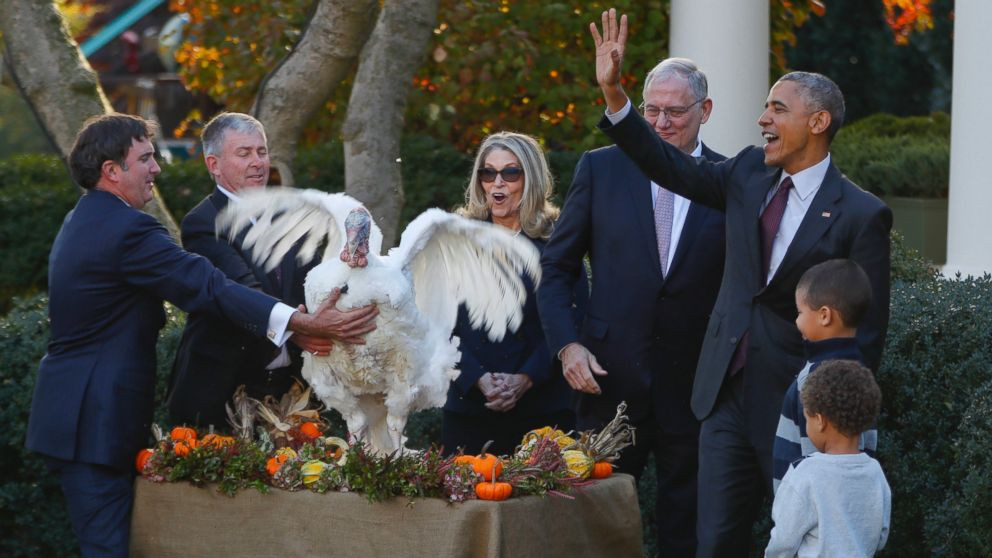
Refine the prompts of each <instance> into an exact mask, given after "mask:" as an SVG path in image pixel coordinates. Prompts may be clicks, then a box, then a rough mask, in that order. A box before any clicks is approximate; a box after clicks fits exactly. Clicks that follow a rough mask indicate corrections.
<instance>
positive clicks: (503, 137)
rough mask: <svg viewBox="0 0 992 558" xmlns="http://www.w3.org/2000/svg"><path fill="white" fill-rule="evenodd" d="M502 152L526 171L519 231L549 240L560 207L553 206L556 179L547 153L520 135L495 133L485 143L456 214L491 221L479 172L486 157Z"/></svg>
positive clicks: (483, 142) (480, 150)
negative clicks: (552, 198)
mask: <svg viewBox="0 0 992 558" xmlns="http://www.w3.org/2000/svg"><path fill="white" fill-rule="evenodd" d="M497 149H501V150H503V151H508V152H510V153H512V154H513V156H514V157H516V158H517V160H518V161H520V168H521V169H523V171H524V177H523V179H524V191H523V195H522V197H521V200H520V228H521V229H523V231H524V234H526V235H527V236H529V237H531V238H542V239H545V240H547V238H548V237H550V236H551V229H552V228H553V226H554V222H555V220H556V219H558V213H559V210H558V207H557V206H556V205H555V204H553V203H551V195H552V193H553V192H554V179H553V178H552V177H551V171H550V170H548V163H547V161H546V160H545V159H544V152H543V151H542V150H541V146H540V145H538V143H537V141H536V140H535V139H534V138H532V137H530V136H528V135H525V134H519V133H517V132H496V133H495V134H492V135H490V136H488V137H486V139H484V140H483V141H482V145H480V146H479V153H478V155H476V156H475V163H474V164H473V165H472V172H471V173H470V174H469V179H468V187H467V188H466V189H465V205H463V206H462V207H460V208H458V209H457V213H458V214H459V215H462V216H464V217H468V218H470V219H479V220H487V219H489V218H490V214H489V206H488V205H487V204H486V192H485V190H483V189H482V181H481V180H480V179H479V176H478V174H477V172H476V171H478V170H479V169H480V168H482V166H483V164H484V163H485V161H486V157H488V156H489V154H490V153H492V152H493V151H495V150H497Z"/></svg>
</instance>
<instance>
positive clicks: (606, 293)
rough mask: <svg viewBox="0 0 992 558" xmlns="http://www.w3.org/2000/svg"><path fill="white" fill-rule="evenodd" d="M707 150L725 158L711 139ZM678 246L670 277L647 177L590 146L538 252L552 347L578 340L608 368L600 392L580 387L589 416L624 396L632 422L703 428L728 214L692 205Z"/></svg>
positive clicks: (617, 155) (614, 152)
mask: <svg viewBox="0 0 992 558" xmlns="http://www.w3.org/2000/svg"><path fill="white" fill-rule="evenodd" d="M703 156H704V157H706V158H708V159H711V160H721V159H723V156H721V155H719V154H717V153H715V152H713V151H712V150H710V149H709V148H707V147H705V146H704V147H703ZM690 158H691V157H690ZM659 184H661V185H666V184H665V182H663V181H659ZM674 249H675V255H674V258H673V259H672V265H671V269H670V270H669V273H668V277H667V278H666V277H663V276H662V274H661V264H660V260H659V255H658V243H657V237H656V235H655V225H654V205H653V203H652V195H651V184H650V181H649V179H648V178H647V176H645V175H644V174H643V173H642V172H641V171H640V170H638V168H637V167H636V166H635V165H634V163H633V162H632V161H631V160H630V159H629V158H627V156H626V155H624V154H623V153H622V152H621V151H620V150H619V149H618V148H616V147H606V148H602V149H597V150H594V151H590V152H588V153H586V154H584V155H583V156H582V159H581V160H580V161H579V164H578V166H577V168H576V171H575V178H574V179H573V181H572V186H571V188H570V189H569V191H568V197H567V199H566V201H565V207H564V209H563V211H562V214H561V217H560V218H559V219H558V223H557V225H556V226H555V231H554V234H553V235H552V236H551V240H550V241H549V243H548V246H547V248H546V249H545V251H544V255H543V257H542V258H541V267H542V271H543V276H542V279H541V286H540V288H539V292H538V300H539V304H540V307H541V316H542V318H543V320H544V328H545V331H546V333H547V337H548V342H549V343H550V346H551V350H552V351H553V352H554V353H555V354H557V353H558V351H560V350H561V349H562V348H563V347H564V346H565V345H568V344H569V343H571V342H574V341H578V342H580V343H582V344H583V345H584V346H586V348H588V349H589V350H590V351H591V352H592V353H593V355H595V356H596V358H597V360H598V361H599V363H600V364H601V365H602V366H603V368H605V369H606V371H607V372H608V375H607V376H602V377H596V381H597V382H599V384H600V386H601V387H602V390H603V391H602V395H589V394H579V395H578V398H579V400H578V414H579V417H580V420H582V421H583V423H586V421H591V422H605V421H609V420H610V419H612V418H613V416H614V414H615V413H616V406H617V404H618V403H619V402H620V401H623V400H625V401H627V404H628V414H629V416H630V418H631V420H632V421H634V422H638V421H640V420H643V419H644V418H646V417H649V416H650V415H651V414H652V413H653V414H654V416H655V418H656V419H657V421H658V424H659V425H660V426H661V427H662V428H664V429H665V430H666V431H670V432H673V433H689V432H693V431H694V430H695V429H696V428H697V423H696V421H695V419H694V417H693V416H692V412H691V411H690V410H689V395H690V392H691V388H692V378H693V373H694V371H695V369H696V360H697V359H698V358H699V349H700V346H701V344H702V339H703V333H704V331H705V329H706V322H707V320H708V319H709V315H710V310H711V309H712V307H713V302H714V300H716V293H717V289H718V287H719V284H720V278H721V277H722V275H723V258H724V256H723V251H724V218H723V214H722V213H720V212H719V211H714V210H712V209H709V208H707V207H704V206H702V205H699V204H696V203H693V204H691V205H690V209H689V212H688V214H687V216H686V220H685V224H684V225H683V229H682V233H681V236H680V237H679V243H678V246H676V247H675V248H674ZM587 253H588V255H589V259H590V263H591V265H592V294H591V296H590V300H589V308H588V311H587V312H586V315H585V319H584V321H583V325H582V329H581V331H579V330H578V329H577V328H575V327H574V326H573V325H572V321H571V320H570V319H568V313H567V312H568V310H569V308H570V302H569V299H568V294H569V285H570V284H571V281H573V280H574V277H575V276H576V275H577V274H582V272H583V271H584V269H583V262H582V260H583V257H584V256H585V255H586V254H587Z"/></svg>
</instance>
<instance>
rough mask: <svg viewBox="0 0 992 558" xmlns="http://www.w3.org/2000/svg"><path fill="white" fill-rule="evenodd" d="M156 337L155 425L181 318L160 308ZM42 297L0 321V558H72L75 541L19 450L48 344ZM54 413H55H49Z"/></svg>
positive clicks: (38, 471) (36, 467)
mask: <svg viewBox="0 0 992 558" xmlns="http://www.w3.org/2000/svg"><path fill="white" fill-rule="evenodd" d="M166 317H167V319H166V324H165V327H164V328H163V329H162V332H161V333H160V335H159V342H158V346H157V349H156V352H157V357H158V372H157V374H158V380H159V381H158V386H157V389H156V397H157V401H158V402H159V407H158V409H157V410H156V413H155V420H156V421H158V422H159V424H163V425H164V424H165V422H164V420H165V416H166V413H165V408H164V406H163V405H162V404H161V403H162V402H163V401H164V397H165V388H166V381H167V378H168V374H169V371H170V369H171V368H172V360H173V355H174V354H175V352H176V348H177V347H178V345H179V338H180V336H181V334H182V328H183V325H184V323H185V315H184V314H183V313H182V312H179V311H177V310H176V309H175V308H173V307H172V306H171V305H166ZM48 323H49V322H48V297H47V296H46V295H36V296H33V297H30V298H27V299H18V300H16V301H15V302H14V306H13V310H12V311H11V312H10V313H9V314H7V316H5V317H4V318H2V319H0V532H2V533H4V536H3V537H0V556H9V557H20V556H24V557H34V556H74V555H75V554H76V552H77V547H76V537H75V535H74V534H73V532H72V528H71V526H70V524H69V518H68V515H67V514H66V511H65V502H64V499H63V497H62V490H61V488H60V487H59V484H58V479H57V478H55V477H53V476H52V475H51V474H49V472H48V469H47V467H46V465H45V464H44V462H43V461H42V460H41V458H40V457H38V456H37V455H35V454H33V453H31V452H29V451H28V450H27V449H26V448H25V447H24V439H25V435H26V432H27V423H28V414H29V411H30V408H31V397H32V395H33V393H34V383H35V378H36V377H37V375H38V363H39V362H40V361H41V357H42V356H44V354H45V349H46V345H47V343H48ZM53 412H57V410H53Z"/></svg>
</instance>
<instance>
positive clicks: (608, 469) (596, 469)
mask: <svg viewBox="0 0 992 558" xmlns="http://www.w3.org/2000/svg"><path fill="white" fill-rule="evenodd" d="M612 474H613V464H612V463H610V462H609V461H597V462H596V464H595V465H593V466H592V475H590V476H591V477H592V478H594V479H605V478H606V477H608V476H610V475H612Z"/></svg>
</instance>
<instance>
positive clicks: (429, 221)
mask: <svg viewBox="0 0 992 558" xmlns="http://www.w3.org/2000/svg"><path fill="white" fill-rule="evenodd" d="M389 260H390V263H391V264H392V265H396V266H398V267H401V268H402V269H404V270H405V271H407V272H409V273H410V274H411V275H412V279H413V287H414V290H415V292H416V295H417V308H419V309H420V311H421V312H423V313H424V314H425V315H427V316H428V317H429V318H430V319H431V320H432V321H433V322H434V323H436V324H438V325H440V326H441V327H442V328H443V331H451V330H452V329H454V327H455V321H456V320H457V318H458V305H459V304H461V303H465V306H466V308H467V309H468V315H469V319H470V320H471V322H472V327H476V328H478V327H485V328H486V330H487V331H488V332H489V337H490V339H493V340H494V341H498V340H500V339H502V338H503V335H505V334H506V330H507V327H509V329H510V330H511V331H513V330H516V329H517V327H519V326H520V321H521V319H522V318H523V309H522V307H523V304H524V302H525V300H526V298H527V290H526V287H525V286H524V282H523V280H522V279H521V277H520V275H521V273H524V272H526V273H527V274H528V275H530V276H531V277H532V278H533V279H534V282H535V284H536V283H537V281H538V280H539V279H540V274H541V268H540V265H539V261H538V260H539V256H538V252H537V249H536V248H534V246H533V244H531V242H530V241H529V240H527V239H526V238H524V237H521V236H515V235H514V234H513V233H511V232H509V231H508V230H507V229H505V228H503V227H499V226H495V225H491V224H489V223H485V222H482V221H475V220H472V219H466V218H463V217H459V216H457V215H452V214H450V213H446V212H444V211H441V210H440V209H429V210H427V211H425V212H424V213H422V214H421V215H420V216H419V217H417V218H416V219H414V220H413V221H411V222H410V224H409V225H408V226H407V228H406V230H405V231H403V236H402V237H401V238H400V245H399V246H397V247H396V248H393V249H392V250H390V252H389Z"/></svg>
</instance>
